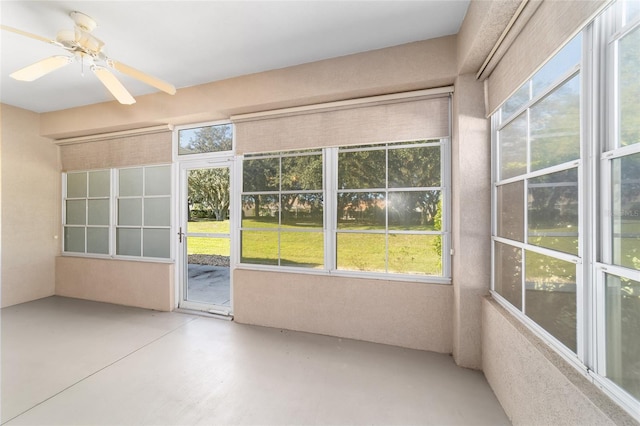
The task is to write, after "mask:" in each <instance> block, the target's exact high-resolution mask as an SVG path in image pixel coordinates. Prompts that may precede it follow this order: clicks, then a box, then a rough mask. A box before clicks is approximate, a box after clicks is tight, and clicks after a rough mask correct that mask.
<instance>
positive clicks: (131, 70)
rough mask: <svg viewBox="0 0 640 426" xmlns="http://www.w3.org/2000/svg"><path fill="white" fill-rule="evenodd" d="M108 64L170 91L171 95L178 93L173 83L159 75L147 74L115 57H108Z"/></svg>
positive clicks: (164, 90) (165, 90) (151, 84)
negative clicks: (160, 77)
mask: <svg viewBox="0 0 640 426" xmlns="http://www.w3.org/2000/svg"><path fill="white" fill-rule="evenodd" d="M107 64H109V66H110V67H111V68H114V69H116V70H118V71H120V72H121V73H123V74H126V75H128V76H129V77H133V78H135V79H137V80H140V81H142V82H143V83H146V84H148V85H149V86H153V87H155V88H156V89H160V90H162V91H163V92H165V93H168V94H170V95H174V94H175V93H176V88H175V87H174V86H173V84H170V83H167V82H166V81H163V80H160V79H159V78H157V77H153V76H150V75H149V74H145V73H143V72H142V71H138V70H137V69H135V68H131V67H130V66H129V65H125V64H123V63H122V62H118V61H114V60H113V59H107Z"/></svg>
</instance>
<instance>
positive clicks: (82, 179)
mask: <svg viewBox="0 0 640 426" xmlns="http://www.w3.org/2000/svg"><path fill="white" fill-rule="evenodd" d="M86 196H87V174H86V173H85V172H82V173H68V174H67V198H82V197H86Z"/></svg>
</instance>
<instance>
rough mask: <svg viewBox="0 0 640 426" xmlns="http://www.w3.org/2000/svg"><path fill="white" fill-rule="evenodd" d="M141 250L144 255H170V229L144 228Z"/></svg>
mask: <svg viewBox="0 0 640 426" xmlns="http://www.w3.org/2000/svg"><path fill="white" fill-rule="evenodd" d="M142 236H143V252H142V255H143V256H145V257H161V258H164V259H168V258H169V257H171V250H170V247H169V245H170V243H171V242H170V240H169V237H170V230H169V229H144V230H143V231H142Z"/></svg>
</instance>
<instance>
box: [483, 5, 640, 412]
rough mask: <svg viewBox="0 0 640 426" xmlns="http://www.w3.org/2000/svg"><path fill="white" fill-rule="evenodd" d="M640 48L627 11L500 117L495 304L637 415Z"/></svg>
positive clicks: (524, 90) (542, 73) (496, 131)
mask: <svg viewBox="0 0 640 426" xmlns="http://www.w3.org/2000/svg"><path fill="white" fill-rule="evenodd" d="M600 40H603V42H600ZM638 46H640V9H639V8H638V7H637V2H623V1H619V2H617V3H615V4H614V5H613V6H612V7H610V8H609V9H608V10H607V11H606V12H605V13H604V15H603V16H602V17H600V18H598V24H597V25H591V26H589V27H588V28H587V29H586V30H585V31H583V33H582V34H579V35H578V36H576V37H575V38H574V39H573V40H571V41H570V42H569V43H567V44H566V45H565V46H564V47H563V48H562V49H561V50H560V51H559V52H558V53H557V54H556V55H555V56H554V57H553V58H551V59H550V60H549V62H547V64H545V65H544V66H543V67H542V68H541V69H540V70H539V71H538V72H537V73H536V74H535V75H533V76H532V78H531V79H530V80H529V81H527V82H526V83H525V84H524V85H523V86H522V87H521V88H520V89H519V90H517V91H516V92H515V93H514V94H513V95H512V96H511V97H510V98H509V99H508V100H506V101H505V102H504V104H503V105H502V106H501V108H500V109H499V110H498V112H496V113H495V114H494V115H493V117H492V128H493V140H494V143H493V144H494V148H493V149H494V170H493V176H494V205H493V219H494V224H493V238H492V239H493V263H494V267H493V288H492V289H493V292H494V295H495V296H496V299H498V300H499V301H500V302H501V303H502V304H504V305H505V306H507V307H508V308H509V309H511V310H512V311H513V312H514V313H515V314H516V315H518V316H519V317H520V318H521V319H522V320H523V321H524V322H525V323H526V324H528V325H529V326H531V328H532V329H534V330H535V331H536V332H538V333H540V334H541V335H542V336H544V337H546V338H547V340H549V341H550V342H551V343H552V345H553V346H555V347H556V348H557V349H558V351H559V352H560V353H563V354H564V355H565V356H566V357H567V359H569V360H571V361H572V362H574V364H575V365H576V366H578V367H579V368H582V369H583V370H585V371H586V372H587V373H588V374H590V375H592V377H593V378H594V380H595V381H597V382H598V383H599V384H600V385H601V387H602V388H604V389H605V390H607V391H608V392H609V393H610V395H611V396H613V397H614V398H615V399H616V400H617V401H619V402H620V403H621V405H623V406H625V407H627V408H628V409H629V410H630V411H631V412H636V413H637V412H638V410H639V409H640V358H639V357H638V354H639V353H640V334H639V333H638V330H639V325H640V103H639V102H638V99H640V49H638ZM583 51H584V52H591V51H594V52H595V54H594V55H593V56H591V55H589V56H585V59H582V55H581V52H583ZM600 62H602V63H604V64H606V67H599V66H598V64H599V63H600ZM605 69H606V71H605ZM583 79H588V80H587V81H583ZM592 117H599V118H593V119H592ZM593 120H596V122H593ZM599 128H600V129H604V132H603V134H606V135H607V137H601V135H600V133H597V132H598V130H594V129H599ZM593 152H597V153H598V155H599V158H598V156H596V158H595V159H592V157H593V156H592V155H590V154H591V153H593ZM596 230H599V232H596Z"/></svg>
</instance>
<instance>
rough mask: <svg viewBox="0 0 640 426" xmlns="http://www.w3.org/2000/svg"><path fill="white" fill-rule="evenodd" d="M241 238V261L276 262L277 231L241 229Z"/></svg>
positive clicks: (271, 263) (273, 263) (265, 263)
mask: <svg viewBox="0 0 640 426" xmlns="http://www.w3.org/2000/svg"><path fill="white" fill-rule="evenodd" d="M241 240H242V241H241V246H240V248H241V254H240V261H241V262H243V263H257V264H261V265H277V264H278V232H268V231H242V232H241Z"/></svg>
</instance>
